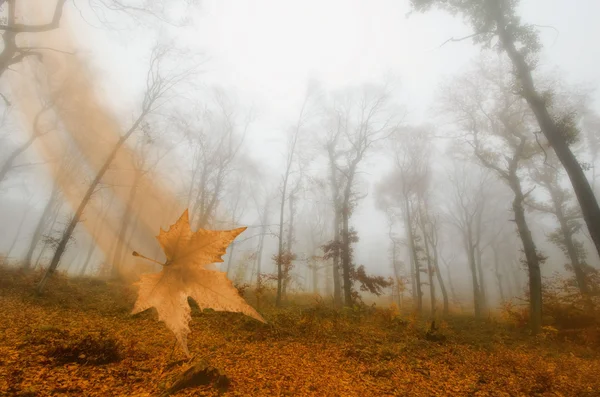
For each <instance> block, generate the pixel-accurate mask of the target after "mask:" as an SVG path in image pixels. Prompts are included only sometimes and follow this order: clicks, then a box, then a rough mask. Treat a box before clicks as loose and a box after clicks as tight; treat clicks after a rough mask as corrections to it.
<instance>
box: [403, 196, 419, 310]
mask: <svg viewBox="0 0 600 397" xmlns="http://www.w3.org/2000/svg"><path fill="white" fill-rule="evenodd" d="M404 205H405V208H404V214H405V215H404V220H405V224H406V232H407V233H408V246H409V250H410V261H411V262H412V264H413V272H414V280H415V281H414V287H415V288H414V291H416V305H417V313H418V314H421V313H422V312H423V292H422V291H421V269H420V265H419V258H418V256H417V247H416V246H415V236H414V232H413V225H412V224H413V221H412V216H411V209H410V200H409V198H408V197H406V196H405V197H404Z"/></svg>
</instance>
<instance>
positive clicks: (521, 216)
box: [509, 172, 542, 334]
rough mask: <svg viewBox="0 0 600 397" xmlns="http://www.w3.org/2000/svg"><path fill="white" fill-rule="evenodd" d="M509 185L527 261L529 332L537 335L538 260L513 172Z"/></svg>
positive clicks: (539, 318)
mask: <svg viewBox="0 0 600 397" xmlns="http://www.w3.org/2000/svg"><path fill="white" fill-rule="evenodd" d="M509 184H510V187H511V188H512V190H513V192H514V194H515V197H514V200H513V204H512V207H513V211H514V214H515V223H516V224H517V230H518V231H519V236H520V237H521V242H522V243H523V251H524V252H525V258H526V259H527V269H528V272H529V310H530V321H531V331H532V332H533V334H537V333H538V332H539V331H540V330H541V328H542V275H541V270H540V259H539V257H538V253H537V249H536V248H535V243H534V242H533V237H532V236H531V231H530V230H529V226H528V225H527V219H526V218H525V209H524V207H523V201H524V199H525V198H524V196H523V192H522V190H521V183H520V181H519V179H518V177H517V175H516V174H515V173H514V172H513V173H512V175H510V177H509Z"/></svg>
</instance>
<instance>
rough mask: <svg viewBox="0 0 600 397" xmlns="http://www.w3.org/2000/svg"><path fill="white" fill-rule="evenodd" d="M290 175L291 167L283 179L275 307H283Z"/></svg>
mask: <svg viewBox="0 0 600 397" xmlns="http://www.w3.org/2000/svg"><path fill="white" fill-rule="evenodd" d="M289 174H290V167H289V166H288V169H287V172H286V173H285V176H284V179H283V191H282V192H281V205H280V207H279V236H278V237H279V246H278V249H277V296H276V298H275V306H277V307H280V306H281V294H282V292H283V268H282V266H281V259H282V256H283V248H284V247H283V214H284V212H285V195H286V193H287V184H288V178H289Z"/></svg>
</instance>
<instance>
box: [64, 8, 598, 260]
mask: <svg viewBox="0 0 600 397" xmlns="http://www.w3.org/2000/svg"><path fill="white" fill-rule="evenodd" d="M521 8H522V16H523V19H524V20H525V21H527V22H531V23H535V24H539V25H550V26H553V27H554V28H556V29H557V30H558V32H556V31H555V30H553V29H542V39H543V43H544V45H545V50H544V53H543V62H544V67H545V68H554V67H558V68H559V69H560V70H562V71H563V72H565V75H566V77H567V78H568V80H569V81H571V82H578V83H581V82H589V83H590V84H592V85H594V86H597V85H598V84H599V83H600V46H599V45H598V44H597V43H596V40H597V38H599V37H600V24H598V23H597V18H598V16H599V15H600V1H599V0H522V7H521ZM408 11H409V5H408V1H401V0H369V1H367V0H362V1H359V0H321V1H316V0H300V1H287V0H284V1H282V0H252V1H235V0H212V1H208V0H204V1H202V2H201V7H200V9H199V10H198V13H197V15H196V16H195V24H194V27H192V28H187V29H184V30H175V29H169V32H170V33H174V34H177V35H178V37H179V40H180V42H181V43H185V44H186V45H189V46H190V47H192V48H196V49H198V50H202V51H204V52H205V53H206V55H208V56H209V58H210V61H209V62H208V63H207V64H206V66H205V67H204V70H205V73H204V74H203V75H202V81H203V82H205V83H206V84H209V85H210V84H218V85H220V86H223V87H225V88H230V89H231V90H233V92H235V93H236V94H237V95H238V97H239V98H240V100H241V101H242V102H243V103H245V104H247V105H254V106H255V107H256V109H257V116H258V117H257V120H256V122H255V123H254V124H253V125H252V127H251V130H250V131H249V143H250V144H251V145H252V151H253V154H254V157H255V158H257V159H261V160H262V161H264V162H265V163H266V164H269V165H272V166H276V165H277V164H279V162H280V161H281V159H282V155H281V154H282V152H283V146H282V142H283V131H284V129H285V128H286V127H287V126H288V125H289V124H291V123H292V122H293V121H294V119H295V118H296V115H297V113H298V111H299V107H300V103H301V101H302V99H303V95H304V92H305V88H306V84H307V81H308V80H309V79H310V78H314V79H317V80H319V81H320V82H321V83H322V84H323V85H324V86H325V87H326V88H337V87H341V86H344V85H347V84H353V85H354V84H360V83H362V82H367V81H380V80H381V79H382V78H383V77H384V76H386V75H393V76H395V78H396V79H397V80H398V81H399V84H398V85H397V86H398V90H397V97H398V99H399V101H400V102H401V103H402V104H404V105H405V106H406V107H407V108H408V110H409V119H410V121H411V122H427V121H430V120H432V119H433V118H434V116H435V115H434V114H432V113H431V112H430V111H429V106H431V105H432V103H433V101H434V99H435V93H436V87H437V86H438V84H439V82H440V81H441V79H443V78H444V76H446V75H452V74H455V73H457V72H458V71H460V69H461V68H462V67H464V66H465V65H466V64H467V63H468V62H469V60H470V59H471V58H472V57H474V56H475V55H476V54H477V53H478V49H477V48H475V47H474V46H473V45H472V44H471V42H470V41H463V42H460V43H448V44H447V45H445V46H444V47H442V48H438V47H439V45H440V44H441V43H442V42H444V41H445V40H447V39H448V38H450V37H452V36H454V37H461V36H464V35H466V34H469V33H470V31H469V29H468V27H466V26H465V25H463V24H462V22H461V21H460V20H459V19H458V18H454V17H451V16H449V15H446V14H444V13H439V12H431V13H427V14H424V15H420V14H413V15H411V16H410V17H409V18H406V16H405V15H406V13H407V12H408ZM78 15H79V14H78V13H73V14H72V19H73V20H74V21H76V20H77V17H78ZM78 24H79V26H80V29H81V35H80V37H81V39H82V44H83V45H85V46H86V47H88V49H89V50H90V51H91V55H92V57H93V59H94V60H95V61H96V62H97V66H98V67H99V68H100V69H101V70H103V71H104V77H106V79H107V80H106V85H105V87H106V88H105V91H106V92H107V93H111V92H112V90H113V89H115V88H118V89H119V90H120V94H119V95H112V98H114V101H115V104H117V105H116V107H120V106H122V105H123V106H125V107H128V106H133V105H134V104H135V101H136V99H137V97H136V89H137V87H139V83H140V82H142V80H143V76H142V75H143V73H144V72H145V68H146V65H145V61H144V60H145V59H146V57H147V54H148V49H149V47H150V45H151V44H152V41H153V38H152V37H151V36H150V35H149V33H148V30H145V29H137V30H135V31H120V32H109V31H106V30H102V29H94V28H91V27H89V26H88V25H86V24H84V23H83V22H78ZM598 103H599V101H596V104H598ZM371 164H372V166H375V167H376V165H374V164H373V163H371ZM378 179H379V176H378V175H375V180H374V182H376V181H377V180H378ZM369 190H370V191H373V189H369ZM353 222H354V223H355V224H356V225H357V226H358V229H359V232H360V235H361V244H360V248H359V249H358V252H357V254H358V257H359V262H368V261H387V260H386V258H387V237H386V233H387V232H386V226H385V220H384V218H383V216H382V214H380V213H378V212H377V210H375V209H374V207H373V204H372V200H371V199H367V200H365V201H364V202H363V203H362V204H361V206H360V208H359V210H358V211H357V213H356V215H355V217H354V219H353Z"/></svg>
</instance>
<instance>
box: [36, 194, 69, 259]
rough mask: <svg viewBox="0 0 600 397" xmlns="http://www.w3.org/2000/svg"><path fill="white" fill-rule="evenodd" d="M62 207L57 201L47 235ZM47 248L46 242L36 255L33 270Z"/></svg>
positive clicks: (61, 203)
mask: <svg viewBox="0 0 600 397" xmlns="http://www.w3.org/2000/svg"><path fill="white" fill-rule="evenodd" d="M62 206H63V202H62V201H59V202H58V207H57V208H56V209H55V210H54V213H53V214H52V215H51V216H52V220H51V222H50V227H49V228H48V230H49V233H52V231H53V230H54V225H56V221H57V219H58V215H59V214H60V210H61V208H62ZM47 246H48V242H44V245H42V249H41V250H40V252H39V253H38V256H37V258H36V259H35V268H37V267H38V265H39V264H40V259H41V258H42V255H43V254H44V252H45V251H46V247H47Z"/></svg>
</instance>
